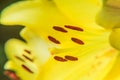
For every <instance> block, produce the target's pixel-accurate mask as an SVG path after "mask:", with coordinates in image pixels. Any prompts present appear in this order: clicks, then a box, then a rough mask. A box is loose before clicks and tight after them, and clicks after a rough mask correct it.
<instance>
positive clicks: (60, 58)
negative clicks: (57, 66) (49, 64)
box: [54, 56, 67, 62]
mask: <svg viewBox="0 0 120 80" xmlns="http://www.w3.org/2000/svg"><path fill="white" fill-rule="evenodd" d="M54 59H55V60H57V61H61V62H66V61H67V60H66V59H64V58H62V57H59V56H54Z"/></svg>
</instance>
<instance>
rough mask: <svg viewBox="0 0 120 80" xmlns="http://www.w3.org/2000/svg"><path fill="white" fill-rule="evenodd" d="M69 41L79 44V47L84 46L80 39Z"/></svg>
mask: <svg viewBox="0 0 120 80" xmlns="http://www.w3.org/2000/svg"><path fill="white" fill-rule="evenodd" d="M71 40H72V41H73V42H75V43H77V44H80V45H84V42H83V41H82V40H80V39H77V38H71Z"/></svg>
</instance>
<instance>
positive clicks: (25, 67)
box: [21, 65, 33, 73]
mask: <svg viewBox="0 0 120 80" xmlns="http://www.w3.org/2000/svg"><path fill="white" fill-rule="evenodd" d="M21 66H22V68H24V69H25V70H26V71H28V72H30V73H33V71H32V70H30V69H29V68H28V67H27V66H25V65H21Z"/></svg>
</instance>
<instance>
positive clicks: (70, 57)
mask: <svg viewBox="0 0 120 80" xmlns="http://www.w3.org/2000/svg"><path fill="white" fill-rule="evenodd" d="M65 59H68V60H71V61H77V60H78V58H77V57H73V56H68V55H66V56H65Z"/></svg>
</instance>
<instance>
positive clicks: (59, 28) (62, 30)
mask: <svg viewBox="0 0 120 80" xmlns="http://www.w3.org/2000/svg"><path fill="white" fill-rule="evenodd" d="M53 29H55V30H57V31H60V32H65V33H66V32H67V30H65V29H64V28H62V27H59V26H53Z"/></svg>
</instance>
